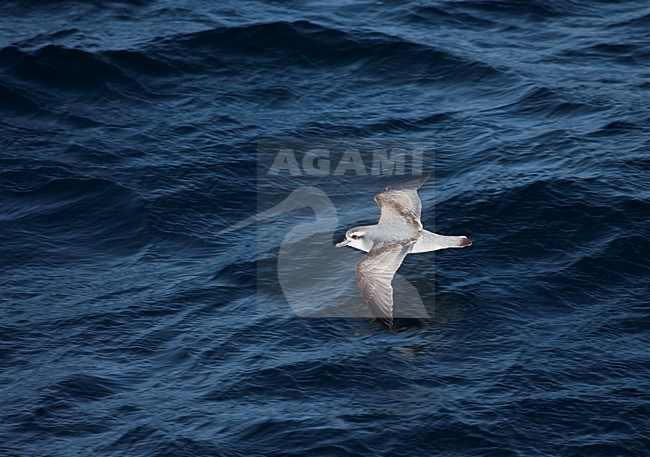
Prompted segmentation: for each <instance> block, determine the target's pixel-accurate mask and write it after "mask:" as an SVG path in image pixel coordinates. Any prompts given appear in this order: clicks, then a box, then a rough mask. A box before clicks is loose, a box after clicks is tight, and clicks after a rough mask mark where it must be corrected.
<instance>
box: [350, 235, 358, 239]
mask: <svg viewBox="0 0 650 457" xmlns="http://www.w3.org/2000/svg"><path fill="white" fill-rule="evenodd" d="M350 236H351V237H352V239H355V240H356V239H357V238H359V235H350Z"/></svg>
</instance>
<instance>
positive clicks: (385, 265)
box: [356, 240, 413, 327]
mask: <svg viewBox="0 0 650 457" xmlns="http://www.w3.org/2000/svg"><path fill="white" fill-rule="evenodd" d="M411 244H413V242H412V241H410V240H407V241H402V242H399V243H390V244H387V243H378V244H375V245H374V246H373V248H372V249H371V250H370V252H368V254H367V255H366V256H365V257H364V258H363V259H361V260H359V261H358V262H357V267H356V275H357V284H358V285H359V290H360V291H361V295H362V296H363V301H364V302H365V303H366V305H368V308H370V312H371V313H372V315H373V316H375V317H376V318H377V319H378V320H379V321H380V322H382V323H383V324H385V325H387V326H388V327H392V326H393V286H392V285H391V282H392V280H393V276H395V272H396V271H397V269H398V268H399V267H400V265H401V264H402V261H403V260H404V257H406V254H408V252H409V249H410V248H411Z"/></svg>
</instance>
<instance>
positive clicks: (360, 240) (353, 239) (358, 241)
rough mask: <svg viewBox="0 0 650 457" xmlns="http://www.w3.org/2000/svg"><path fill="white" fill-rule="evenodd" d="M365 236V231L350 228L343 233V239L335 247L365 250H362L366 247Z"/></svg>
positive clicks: (359, 228)
mask: <svg viewBox="0 0 650 457" xmlns="http://www.w3.org/2000/svg"><path fill="white" fill-rule="evenodd" d="M365 236H366V230H364V228H363V227H355V228H352V229H350V230H348V231H347V232H346V233H345V239H344V240H343V241H341V242H340V243H338V244H337V245H336V247H337V248H341V247H343V246H350V247H351V248H356V249H361V250H366V249H364V246H365V245H366V240H365V239H364V237H365Z"/></svg>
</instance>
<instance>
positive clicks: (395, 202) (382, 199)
mask: <svg viewBox="0 0 650 457" xmlns="http://www.w3.org/2000/svg"><path fill="white" fill-rule="evenodd" d="M427 179H429V175H423V176H414V177H412V178H409V179H406V180H404V181H401V182H399V183H397V184H393V185H390V186H388V187H385V188H383V189H382V190H381V191H380V192H379V193H378V194H377V195H375V201H376V202H377V204H378V205H379V209H380V210H381V216H380V217H379V223H381V222H386V221H392V222H394V221H397V220H402V221H404V222H405V223H406V224H408V225H412V226H415V227H417V228H418V230H421V229H422V223H421V222H420V214H421V213H422V202H421V201H420V197H419V196H418V189H419V188H420V187H422V184H423V183H424V181H426V180H427Z"/></svg>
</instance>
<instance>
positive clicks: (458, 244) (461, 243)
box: [410, 230, 472, 254]
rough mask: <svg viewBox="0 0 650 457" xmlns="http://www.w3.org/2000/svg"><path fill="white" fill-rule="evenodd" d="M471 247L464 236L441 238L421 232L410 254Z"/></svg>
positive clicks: (427, 232)
mask: <svg viewBox="0 0 650 457" xmlns="http://www.w3.org/2000/svg"><path fill="white" fill-rule="evenodd" d="M471 245H472V242H471V241H470V240H469V238H467V237H466V236H443V235H438V234H436V233H433V232H429V231H427V230H423V231H422V236H421V237H420V239H419V240H418V241H417V242H416V243H415V244H414V245H413V248H412V249H411V252H410V254H418V253H420V252H431V251H437V250H439V249H447V248H464V247H467V246H471Z"/></svg>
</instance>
